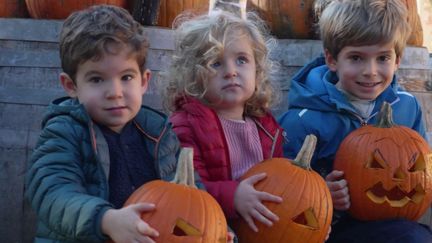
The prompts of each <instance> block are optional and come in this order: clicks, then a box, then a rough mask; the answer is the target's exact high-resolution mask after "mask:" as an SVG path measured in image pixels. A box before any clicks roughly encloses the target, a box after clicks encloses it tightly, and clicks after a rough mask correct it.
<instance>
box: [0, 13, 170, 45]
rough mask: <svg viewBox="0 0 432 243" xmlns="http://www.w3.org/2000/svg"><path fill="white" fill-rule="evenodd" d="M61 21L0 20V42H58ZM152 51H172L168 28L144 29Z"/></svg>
mask: <svg viewBox="0 0 432 243" xmlns="http://www.w3.org/2000/svg"><path fill="white" fill-rule="evenodd" d="M62 24H63V21H62V20H41V19H18V18H0V30H1V31H0V40H20V41H39V42H58V41H59V33H60V29H61V26H62ZM144 30H145V32H146V33H147V36H148V39H149V42H150V46H151V47H152V48H154V49H162V50H172V49H174V42H173V37H172V35H173V31H172V30H171V29H169V28H160V27H144Z"/></svg>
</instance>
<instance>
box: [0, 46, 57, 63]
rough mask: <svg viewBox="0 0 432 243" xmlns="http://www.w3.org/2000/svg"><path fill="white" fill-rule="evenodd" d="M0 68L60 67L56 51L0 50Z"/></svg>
mask: <svg viewBox="0 0 432 243" xmlns="http://www.w3.org/2000/svg"><path fill="white" fill-rule="evenodd" d="M0 53H1V55H0V66H4V67H47V68H56V67H60V57H59V54H58V51H57V50H52V51H43V52H41V51H38V50H10V49H4V48H0Z"/></svg>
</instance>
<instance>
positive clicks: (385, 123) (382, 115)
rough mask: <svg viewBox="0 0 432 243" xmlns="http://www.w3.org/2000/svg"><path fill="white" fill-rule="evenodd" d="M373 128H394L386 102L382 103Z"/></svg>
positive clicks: (390, 111) (389, 107) (390, 110)
mask: <svg viewBox="0 0 432 243" xmlns="http://www.w3.org/2000/svg"><path fill="white" fill-rule="evenodd" d="M375 126H376V127H379V128H390V127H393V126H394V122H393V112H392V108H391V106H390V104H389V103H388V102H385V101H384V103H383V104H382V106H381V110H380V112H379V114H378V118H377V124H376V125H375Z"/></svg>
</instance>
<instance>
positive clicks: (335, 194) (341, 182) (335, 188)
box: [325, 170, 351, 210]
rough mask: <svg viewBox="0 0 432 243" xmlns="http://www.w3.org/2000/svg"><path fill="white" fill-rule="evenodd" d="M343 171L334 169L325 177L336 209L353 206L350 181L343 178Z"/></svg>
mask: <svg viewBox="0 0 432 243" xmlns="http://www.w3.org/2000/svg"><path fill="white" fill-rule="evenodd" d="M343 175H344V173H343V171H339V170H334V171H332V172H331V173H330V174H328V175H327V176H326V178H325V180H326V182H327V186H328V188H329V189H330V194H331V196H332V200H333V207H334V208H335V209H336V210H348V208H349V207H350V206H351V202H350V196H349V193H348V183H347V181H346V180H345V179H343V178H342V177H343Z"/></svg>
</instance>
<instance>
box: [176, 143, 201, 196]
mask: <svg viewBox="0 0 432 243" xmlns="http://www.w3.org/2000/svg"><path fill="white" fill-rule="evenodd" d="M171 182H172V183H176V184H182V185H186V186H189V187H193V188H196V186H195V175H194V168H193V149H192V148H181V150H180V154H179V158H178V163H177V170H176V174H175V176H174V180H172V181H171Z"/></svg>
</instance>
